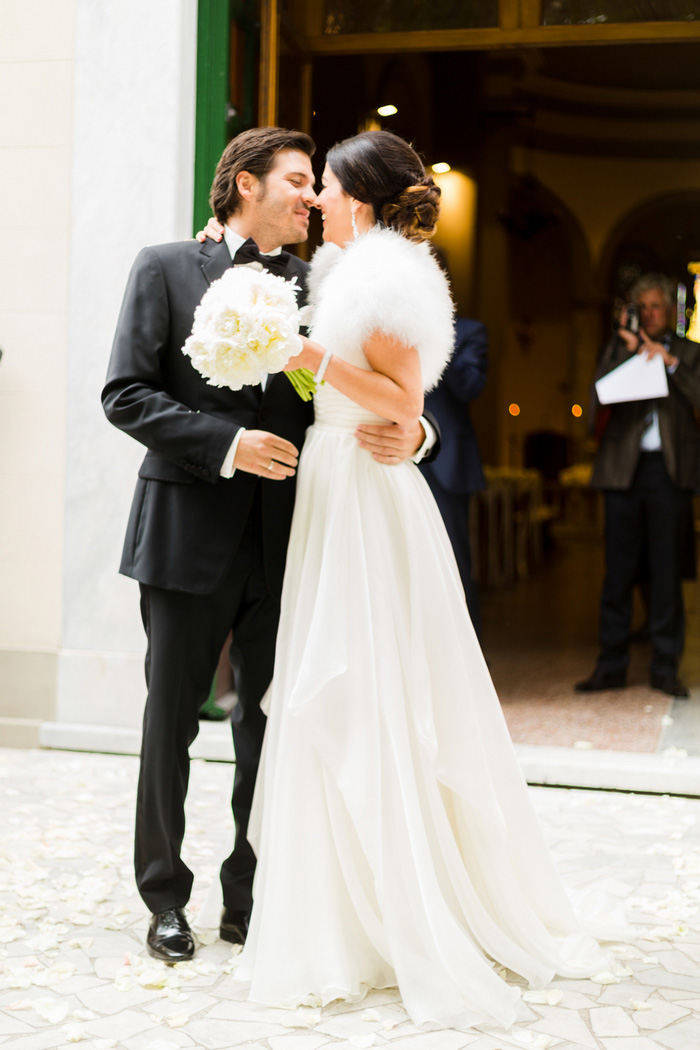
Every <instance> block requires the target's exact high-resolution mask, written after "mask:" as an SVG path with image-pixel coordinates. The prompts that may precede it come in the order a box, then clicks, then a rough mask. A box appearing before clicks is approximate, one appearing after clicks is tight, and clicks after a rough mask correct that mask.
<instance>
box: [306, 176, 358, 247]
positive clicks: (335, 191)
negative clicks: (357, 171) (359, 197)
mask: <svg viewBox="0 0 700 1050" xmlns="http://www.w3.org/2000/svg"><path fill="white" fill-rule="evenodd" d="M321 182H322V184H323V189H322V190H321V192H320V193H319V195H318V197H317V198H316V201H315V207H317V208H320V209H321V214H322V217H323V239H324V241H331V242H332V243H333V244H337V245H339V246H340V247H341V248H342V247H343V246H344V245H345V244H347V242H348V241H351V240H352V238H353V233H352V219H351V214H352V209H351V204H352V198H351V197H349V196H348V194H347V193H346V192H345V190H344V189H343V187H342V186H341V185H340V182H339V181H338V179H337V178H336V177H335V175H334V174H333V172H332V171H331V168H330V166H329V165H328V164H326V167H325V168H324V171H323V176H322V178H321Z"/></svg>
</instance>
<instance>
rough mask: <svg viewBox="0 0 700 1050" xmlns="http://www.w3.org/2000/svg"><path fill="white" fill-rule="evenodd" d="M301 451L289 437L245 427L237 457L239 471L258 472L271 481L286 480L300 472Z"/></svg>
mask: <svg viewBox="0 0 700 1050" xmlns="http://www.w3.org/2000/svg"><path fill="white" fill-rule="evenodd" d="M298 460H299V451H298V449H297V448H296V447H295V446H294V445H293V444H292V443H291V441H286V440H285V438H281V437H278V436H277V434H271V433H270V432H269V431H268V430H244V431H243V433H242V434H241V436H240V439H239V442H238V447H237V449H236V455H235V456H234V459H233V466H234V469H235V470H244V471H246V473H248V474H257V475H258V476H259V477H261V478H267V479H268V480H269V481H284V479H285V478H292V477H294V475H295V473H296V468H297V462H298Z"/></svg>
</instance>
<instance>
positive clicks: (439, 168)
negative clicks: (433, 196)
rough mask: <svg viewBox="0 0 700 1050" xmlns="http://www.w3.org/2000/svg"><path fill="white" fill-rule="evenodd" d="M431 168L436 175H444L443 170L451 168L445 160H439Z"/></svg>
mask: <svg viewBox="0 0 700 1050" xmlns="http://www.w3.org/2000/svg"><path fill="white" fill-rule="evenodd" d="M432 170H433V171H434V172H435V174H436V175H444V174H445V172H447V171H451V170H452V169H451V168H450V165H449V164H447V163H446V161H444V160H441V161H439V162H438V163H437V164H433V165H432Z"/></svg>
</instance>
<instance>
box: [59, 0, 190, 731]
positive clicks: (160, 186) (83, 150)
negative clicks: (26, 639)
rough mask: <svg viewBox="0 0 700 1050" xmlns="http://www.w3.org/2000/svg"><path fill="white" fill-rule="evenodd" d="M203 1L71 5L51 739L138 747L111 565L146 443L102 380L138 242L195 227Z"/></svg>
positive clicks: (123, 623)
mask: <svg viewBox="0 0 700 1050" xmlns="http://www.w3.org/2000/svg"><path fill="white" fill-rule="evenodd" d="M196 7H197V5H196V0H77V3H76V31H75V64H74V135H73V171H72V236H71V250H70V285H69V329H68V332H69V334H68V368H67V376H68V383H67V391H66V416H67V420H66V454H65V508H64V533H65V539H64V548H63V593H62V626H61V645H60V652H59V656H58V678H57V695H56V713H55V719H54V720H53V722H52V724H48V725H44V726H43V727H42V732H41V739H42V742H43V743H46V744H51V743H54V744H58V745H59V746H71V745H72V746H85V747H100V746H106V747H109V735H110V734H109V728H110V727H112V728H114V727H121V728H122V729H126V730H129V731H130V732H129V733H127V734H126V736H125V735H124V734H123V733H122V740H123V741H127V743H126V744H123V746H131V745H130V744H128V741H131V742H133V740H134V739H135V738H136V737H137V735H138V728H139V726H140V721H141V714H142V708H143V700H144V696H145V685H144V681H143V652H144V638H143V630H142V627H141V622H140V617H139V611H138V606H139V595H138V585H137V584H136V583H135V582H133V581H131V580H126V579H124V578H123V577H120V576H119V575H118V571H117V570H118V565H119V557H120V552H121V544H122V539H123V534H124V529H125V526H126V520H127V514H128V509H129V505H130V502H131V496H132V492H133V488H134V483H135V480H136V471H137V467H138V463H139V462H140V460H141V458H142V455H143V449H141V447H140V446H138V445H137V444H136V443H135V442H134V441H133V440H131V439H129V438H127V437H126V436H125V435H123V434H121V433H119V432H118V431H116V430H115V429H114V428H113V427H111V426H110V425H109V424H108V423H107V421H106V419H105V417H104V415H103V413H102V408H101V404H100V391H101V388H102V385H103V383H104V377H105V372H106V368H107V361H108V358H109V353H110V349H111V342H112V337H113V333H114V328H115V324H116V320H117V314H118V311H119V307H120V304H121V299H122V295H123V291H124V287H125V283H126V279H127V275H128V272H129V269H130V267H131V264H132V262H133V259H134V257H135V255H136V253H137V252H138V250H139V249H140V248H141V247H142V246H143V245H144V244H155V243H161V242H164V241H171V240H178V239H181V238H184V237H189V236H191V232H192V231H191V223H192V197H193V166H194V122H195V74H196V69H195V61H196ZM100 727H104V728H100ZM116 746H117V747H119V744H118V743H117V745H116Z"/></svg>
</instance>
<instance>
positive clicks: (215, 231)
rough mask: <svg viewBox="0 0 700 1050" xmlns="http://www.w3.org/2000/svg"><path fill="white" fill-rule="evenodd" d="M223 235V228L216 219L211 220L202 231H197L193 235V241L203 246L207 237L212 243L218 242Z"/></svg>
mask: <svg viewBox="0 0 700 1050" xmlns="http://www.w3.org/2000/svg"><path fill="white" fill-rule="evenodd" d="M223 235H224V228H223V226H222V225H221V223H220V222H217V220H216V219H214V218H211V219H210V220H209V222H208V223H207V224H206V226H205V227H204V229H203V230H199V231H198V232H197V233H195V235H194V236H195V240H197V241H199V243H200V244H204V242H205V241H206V239H207V237H211V239H212V241H220V240H221V238H222V237H223Z"/></svg>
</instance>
